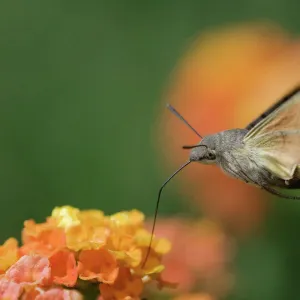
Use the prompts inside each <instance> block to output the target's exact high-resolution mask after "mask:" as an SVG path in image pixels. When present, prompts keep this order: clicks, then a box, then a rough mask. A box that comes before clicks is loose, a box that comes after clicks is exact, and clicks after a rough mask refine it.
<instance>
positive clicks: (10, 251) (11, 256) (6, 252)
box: [0, 238, 18, 273]
mask: <svg viewBox="0 0 300 300" xmlns="http://www.w3.org/2000/svg"><path fill="white" fill-rule="evenodd" d="M17 260H18V241H17V240H16V239H14V238H9V239H8V240H7V241H6V242H5V243H4V244H3V245H2V246H0V273H3V271H6V270H7V269H8V268H9V267H10V266H11V265H13V264H14V263H15V262H16V261H17Z"/></svg>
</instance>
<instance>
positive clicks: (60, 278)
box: [50, 250, 78, 287]
mask: <svg viewBox="0 0 300 300" xmlns="http://www.w3.org/2000/svg"><path fill="white" fill-rule="evenodd" d="M50 266H51V277H52V280H53V283H55V284H62V285H65V286H68V287H73V286H74V285H75V284H76V281H77V277H78V271H77V266H76V260H75V255H74V253H73V252H70V251H68V250H61V251H58V252H56V253H55V254H53V255H52V256H51V257H50Z"/></svg>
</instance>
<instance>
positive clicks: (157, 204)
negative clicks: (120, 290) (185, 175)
mask: <svg viewBox="0 0 300 300" xmlns="http://www.w3.org/2000/svg"><path fill="white" fill-rule="evenodd" d="M191 162H192V161H190V160H189V161H187V162H186V163H185V164H184V165H182V166H181V167H180V168H179V169H177V170H176V171H175V172H174V173H173V174H172V175H171V176H170V177H169V178H168V179H167V180H166V181H165V182H164V183H163V185H162V186H161V188H160V189H159V192H158V197H157V201H156V207H155V213H154V220H153V225H152V230H151V238H150V243H149V246H148V250H147V254H146V257H145V260H144V262H143V264H142V268H144V267H145V264H146V262H147V259H148V256H149V254H150V250H151V245H152V240H153V234H154V229H155V224H156V218H157V212H158V207H159V202H160V195H161V192H162V190H163V189H164V187H165V186H166V185H167V183H168V182H169V181H170V180H171V179H172V178H173V177H174V176H175V175H176V174H178V173H179V172H180V171H181V170H182V169H183V168H185V167H186V166H187V165H188V164H190V163H191Z"/></svg>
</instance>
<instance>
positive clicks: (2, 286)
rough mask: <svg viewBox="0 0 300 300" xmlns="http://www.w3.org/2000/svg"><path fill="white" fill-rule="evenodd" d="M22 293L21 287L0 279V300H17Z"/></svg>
mask: <svg viewBox="0 0 300 300" xmlns="http://www.w3.org/2000/svg"><path fill="white" fill-rule="evenodd" d="M22 292H23V287H22V286H21V285H20V284H18V283H15V282H13V281H9V280H7V279H5V278H1V279H0V299H8V300H17V299H19V297H20V295H21V294H22Z"/></svg>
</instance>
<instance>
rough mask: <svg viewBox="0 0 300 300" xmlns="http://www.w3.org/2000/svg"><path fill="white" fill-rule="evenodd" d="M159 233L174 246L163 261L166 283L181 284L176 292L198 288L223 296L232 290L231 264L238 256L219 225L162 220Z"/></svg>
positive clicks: (208, 221)
mask: <svg viewBox="0 0 300 300" xmlns="http://www.w3.org/2000/svg"><path fill="white" fill-rule="evenodd" d="M155 232H156V235H157V236H164V237H167V238H168V239H169V240H170V241H171V242H172V244H173V248H172V250H171V251H170V253H168V254H167V255H165V256H164V258H163V261H162V263H163V264H164V266H165V267H166V268H165V270H164V271H163V272H162V273H161V280H162V283H164V282H169V283H178V286H177V289H176V290H173V291H172V290H171V291H172V292H174V293H178V292H189V291H191V290H193V289H194V288H196V287H197V285H200V286H202V287H205V289H206V290H212V291H213V292H214V294H221V295H223V294H224V293H226V292H227V291H228V290H229V289H231V287H232V283H231V281H232V275H231V274H230V273H229V270H228V265H229V264H230V262H231V261H232V256H233V254H234V253H233V250H234V249H233V244H232V243H231V241H230V240H229V239H228V237H227V236H226V235H225V234H224V232H223V231H222V229H221V227H219V226H218V225H217V224H216V223H214V222H212V221H210V220H208V219H203V220H201V221H198V222H191V221H188V220H184V219H174V218H173V219H169V220H168V219H164V220H158V222H157V226H156V230H155ZM165 285H167V284H166V283H165Z"/></svg>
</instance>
